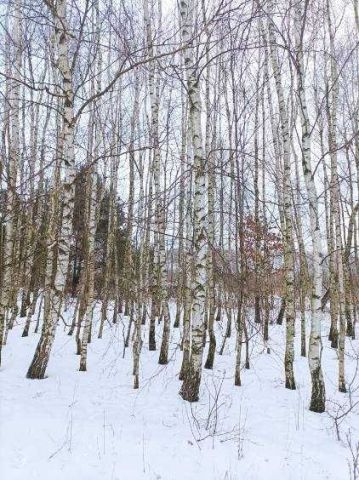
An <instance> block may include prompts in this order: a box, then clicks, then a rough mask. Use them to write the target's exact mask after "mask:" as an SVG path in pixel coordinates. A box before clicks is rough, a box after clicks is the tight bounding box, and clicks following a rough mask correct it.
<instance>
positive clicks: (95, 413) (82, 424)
mask: <svg viewBox="0 0 359 480" xmlns="http://www.w3.org/2000/svg"><path fill="white" fill-rule="evenodd" d="M96 312H97V313H95V315H94V317H95V322H96V318H98V312H99V305H98V306H97V307H96ZM70 314H71V309H70V310H69V312H68V313H67V314H66V316H67V318H70ZM126 324H127V319H126V321H124V320H123V319H121V322H120V323H118V324H117V325H112V326H111V327H110V326H109V325H108V326H107V327H106V330H105V333H104V338H103V339H102V340H99V339H97V328H96V325H95V328H94V332H93V341H92V343H91V344H90V345H89V349H88V372H86V373H84V372H79V371H78V367H79V357H78V356H76V355H75V339H74V338H73V337H70V336H68V335H67V334H66V332H65V331H64V327H63V324H61V325H59V327H58V331H57V336H56V341H55V345H54V348H53V351H52V355H51V359H50V364H49V367H48V370H47V374H48V377H47V378H46V379H44V380H27V379H26V378H25V374H26V371H27V368H28V366H29V364H30V361H31V359H32V356H33V353H34V349H35V346H36V343H37V340H38V338H39V337H38V335H35V334H33V333H32V334H31V335H30V336H29V337H27V338H21V331H22V326H21V322H20V321H19V324H18V325H17V326H16V327H15V328H14V329H13V330H12V331H11V332H10V333H9V338H8V344H7V345H6V347H5V348H4V352H3V366H2V367H1V371H0V383H1V397H0V402H1V403H0V409H1V410H0V420H1V427H0V476H1V478H2V479H3V480H60V479H61V480H64V479H66V480H99V479H101V480H143V479H146V480H152V479H153V480H202V479H203V480H204V479H206V480H242V479H245V480H278V479H279V478H280V479H282V480H324V479H330V480H349V479H351V478H354V477H351V473H350V471H351V470H352V469H353V466H352V460H351V458H352V454H351V451H350V448H349V447H348V445H347V444H348V439H349V438H351V441H352V444H354V443H355V442H357V441H358V438H359V405H358V406H357V407H354V408H353V409H352V410H351V411H350V412H349V413H348V414H347V415H344V416H343V417H342V418H340V419H339V420H338V423H339V424H340V425H339V429H340V434H341V441H338V440H337V438H336V436H337V434H336V428H335V420H334V418H333V417H335V416H340V415H342V413H343V412H346V411H347V410H350V405H351V404H352V405H354V404H355V402H357V401H358V400H359V390H358V385H359V375H357V377H356V378H355V375H356V369H357V367H358V358H359V340H355V341H351V340H349V339H347V355H346V378H347V382H348V383H351V393H350V395H349V394H341V393H338V392H337V391H336V385H337V354H336V351H335V350H333V349H331V348H330V345H329V343H328V340H327V337H323V344H324V351H323V361H324V375H325V382H326V391H327V412H326V413H324V414H315V413H311V412H309V410H308V403H309V395H310V376H309V370H308V362H307V359H306V358H301V357H300V348H299V341H300V336H299V331H297V337H296V360H295V374H296V380H297V390H295V391H289V390H286V389H285V388H284V382H283V353H284V333H285V327H284V326H278V325H272V326H271V327H270V342H269V346H270V348H271V353H270V354H267V353H266V351H265V349H264V346H263V342H262V340H261V335H260V334H258V335H256V336H254V337H253V338H252V339H251V369H250V370H243V371H242V386H241V387H235V386H234V385H233V383H234V361H235V351H234V350H235V329H234V328H233V332H232V337H231V338H230V339H229V341H228V342H227V346H226V349H225V352H224V355H222V356H219V355H218V354H217V355H216V359H215V368H214V369H213V371H208V370H204V372H203V382H202V388H201V397H200V401H199V402H198V403H196V404H189V403H186V402H184V401H183V400H182V398H181V397H180V396H179V394H178V391H179V389H180V382H179V380H178V372H179V369H180V365H181V357H182V355H181V351H180V348H179V330H178V329H177V330H174V329H172V333H171V335H172V339H171V346H170V362H169V364H168V365H167V366H160V365H158V363H157V361H158V354H159V352H158V351H157V352H149V351H148V347H147V342H146V340H145V341H144V344H143V348H142V354H141V366H140V370H141V380H140V389H139V390H133V388H132V384H133V379H132V374H131V373H132V351H131V349H126V351H125V352H124V349H123V343H124V342H123V336H124V331H125V330H126ZM216 328H217V343H218V344H219V343H220V341H221V337H222V335H223V333H224V332H223V328H224V325H222V326H221V325H219V324H217V325H216ZM297 328H298V326H297ZM157 329H158V333H160V331H161V330H162V326H158V327H157ZM327 329H328V323H327V322H326V325H325V328H324V334H326V333H327ZM146 333H147V332H146V331H144V336H143V338H144V339H146V338H147V337H146V335H145V334H146ZM358 333H359V332H358ZM159 340H160V338H159V339H158V345H159ZM348 432H350V433H349V434H348Z"/></svg>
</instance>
